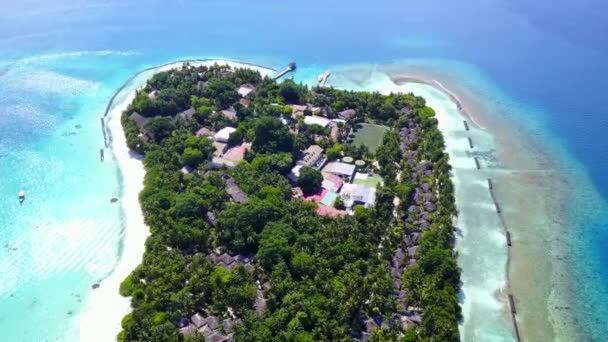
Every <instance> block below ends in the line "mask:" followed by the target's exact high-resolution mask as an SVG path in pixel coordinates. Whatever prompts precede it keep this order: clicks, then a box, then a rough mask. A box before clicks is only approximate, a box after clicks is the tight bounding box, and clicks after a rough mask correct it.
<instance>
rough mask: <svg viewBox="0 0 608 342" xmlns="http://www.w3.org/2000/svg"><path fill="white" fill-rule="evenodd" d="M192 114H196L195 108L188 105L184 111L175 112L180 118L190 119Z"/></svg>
mask: <svg viewBox="0 0 608 342" xmlns="http://www.w3.org/2000/svg"><path fill="white" fill-rule="evenodd" d="M194 114H196V109H194V108H192V107H190V108H188V109H186V110H185V111H183V112H181V113H179V114H177V117H178V118H182V119H184V120H191V119H192V117H193V116H194Z"/></svg>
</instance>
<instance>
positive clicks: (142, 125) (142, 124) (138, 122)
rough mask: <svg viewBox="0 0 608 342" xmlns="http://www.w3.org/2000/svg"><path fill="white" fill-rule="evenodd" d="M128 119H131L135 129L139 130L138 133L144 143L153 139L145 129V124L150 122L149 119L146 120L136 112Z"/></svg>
mask: <svg viewBox="0 0 608 342" xmlns="http://www.w3.org/2000/svg"><path fill="white" fill-rule="evenodd" d="M129 119H131V120H132V121H133V122H134V123H135V125H136V126H137V128H139V132H140V133H141V134H140V136H141V137H142V138H143V140H144V141H145V142H148V141H150V140H151V139H153V138H154V137H153V136H152V133H151V132H149V131H148V130H147V129H146V124H147V123H148V122H149V121H150V118H147V117H145V116H143V115H141V114H139V113H137V112H133V114H131V115H130V116H129Z"/></svg>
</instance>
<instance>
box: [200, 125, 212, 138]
mask: <svg viewBox="0 0 608 342" xmlns="http://www.w3.org/2000/svg"><path fill="white" fill-rule="evenodd" d="M214 135H215V132H214V131H212V130H210V129H209V128H207V127H203V128H201V129H199V130H198V131H196V136H197V137H212V136H214Z"/></svg>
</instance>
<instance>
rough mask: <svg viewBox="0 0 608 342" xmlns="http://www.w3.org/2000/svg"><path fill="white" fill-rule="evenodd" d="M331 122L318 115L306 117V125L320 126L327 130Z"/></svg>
mask: <svg viewBox="0 0 608 342" xmlns="http://www.w3.org/2000/svg"><path fill="white" fill-rule="evenodd" d="M330 122H331V120H329V119H326V118H324V117H321V116H316V115H310V116H305V117H304V123H305V124H306V125H309V126H310V125H319V126H321V127H323V128H325V127H327V125H329V123H330Z"/></svg>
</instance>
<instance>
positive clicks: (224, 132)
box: [213, 127, 236, 143]
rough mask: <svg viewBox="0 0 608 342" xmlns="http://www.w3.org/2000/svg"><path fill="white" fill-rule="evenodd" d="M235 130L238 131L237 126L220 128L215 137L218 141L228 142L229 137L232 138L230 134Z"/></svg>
mask: <svg viewBox="0 0 608 342" xmlns="http://www.w3.org/2000/svg"><path fill="white" fill-rule="evenodd" d="M234 132H236V128H234V127H224V128H222V129H220V130H219V131H218V132H217V133H215V135H214V136H213V139H214V140H215V141H218V142H223V143H226V142H228V139H229V138H230V134H232V133H234Z"/></svg>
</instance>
